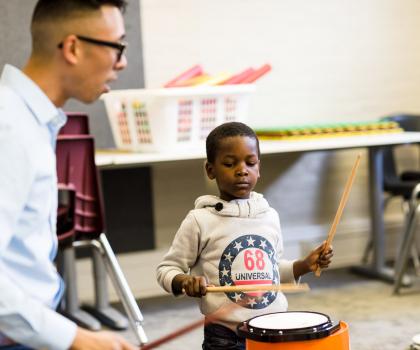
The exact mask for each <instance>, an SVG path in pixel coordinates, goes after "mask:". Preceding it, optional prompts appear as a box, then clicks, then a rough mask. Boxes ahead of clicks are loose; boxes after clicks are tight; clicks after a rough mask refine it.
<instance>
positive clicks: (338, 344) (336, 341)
mask: <svg viewBox="0 0 420 350" xmlns="http://www.w3.org/2000/svg"><path fill="white" fill-rule="evenodd" d="M238 334H239V335H240V336H242V337H245V338H246V349H247V350H349V335H348V326H347V324H346V323H345V322H342V321H340V322H332V321H331V319H330V318H329V317H328V316H327V315H324V314H321V313H318V312H309V311H291V312H277V313H272V314H267V315H261V316H257V317H254V318H251V319H249V320H248V321H245V322H243V323H241V324H240V325H239V326H238Z"/></svg>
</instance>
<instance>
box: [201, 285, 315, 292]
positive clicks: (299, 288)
mask: <svg viewBox="0 0 420 350" xmlns="http://www.w3.org/2000/svg"><path fill="white" fill-rule="evenodd" d="M206 290H207V293H233V292H255V291H257V292H264V291H278V292H283V293H296V292H306V291H308V290H309V286H308V284H307V283H301V284H293V283H283V284H272V285H265V286H264V285H263V286H258V285H242V286H240V285H238V286H217V287H207V288H206Z"/></svg>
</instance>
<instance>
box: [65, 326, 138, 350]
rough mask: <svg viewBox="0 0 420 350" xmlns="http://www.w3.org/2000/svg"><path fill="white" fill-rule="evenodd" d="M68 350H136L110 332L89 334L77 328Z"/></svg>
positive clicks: (89, 332)
mask: <svg viewBox="0 0 420 350" xmlns="http://www.w3.org/2000/svg"><path fill="white" fill-rule="evenodd" d="M70 350H138V347H136V346H134V345H132V344H130V343H128V342H127V341H126V340H125V339H124V338H122V337H121V336H119V335H118V334H115V333H112V332H106V331H101V332H91V331H88V330H86V329H83V328H80V327H79V328H77V332H76V337H75V338H74V341H73V344H72V345H71V347H70Z"/></svg>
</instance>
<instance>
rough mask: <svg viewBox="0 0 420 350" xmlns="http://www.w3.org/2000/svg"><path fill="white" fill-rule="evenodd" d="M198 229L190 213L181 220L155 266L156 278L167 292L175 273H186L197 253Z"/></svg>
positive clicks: (169, 290) (169, 291)
mask: <svg viewBox="0 0 420 350" xmlns="http://www.w3.org/2000/svg"><path fill="white" fill-rule="evenodd" d="M199 244H200V230H199V227H198V224H197V221H196V220H195V217H194V215H193V214H192V213H189V214H188V215H187V217H186V218H185V219H184V221H183V222H182V224H181V226H180V228H179V229H178V232H177V233H176V235H175V238H174V240H173V242H172V246H171V247H170V249H169V251H168V253H167V254H166V255H165V256H164V258H163V261H162V262H161V263H160V264H159V265H158V267H157V280H158V282H159V284H160V285H161V286H162V288H163V289H165V290H166V291H167V292H168V293H173V292H172V280H173V279H174V277H175V276H176V275H179V274H187V273H189V270H190V268H191V267H192V266H194V264H195V262H196V261H197V258H198V255H199Z"/></svg>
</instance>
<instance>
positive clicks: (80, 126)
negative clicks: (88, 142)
mask: <svg viewBox="0 0 420 350" xmlns="http://www.w3.org/2000/svg"><path fill="white" fill-rule="evenodd" d="M66 115H67V123H66V124H64V126H63V127H62V128H61V129H60V132H59V135H89V134H90V130H89V118H88V115H87V114H86V113H80V112H66Z"/></svg>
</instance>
